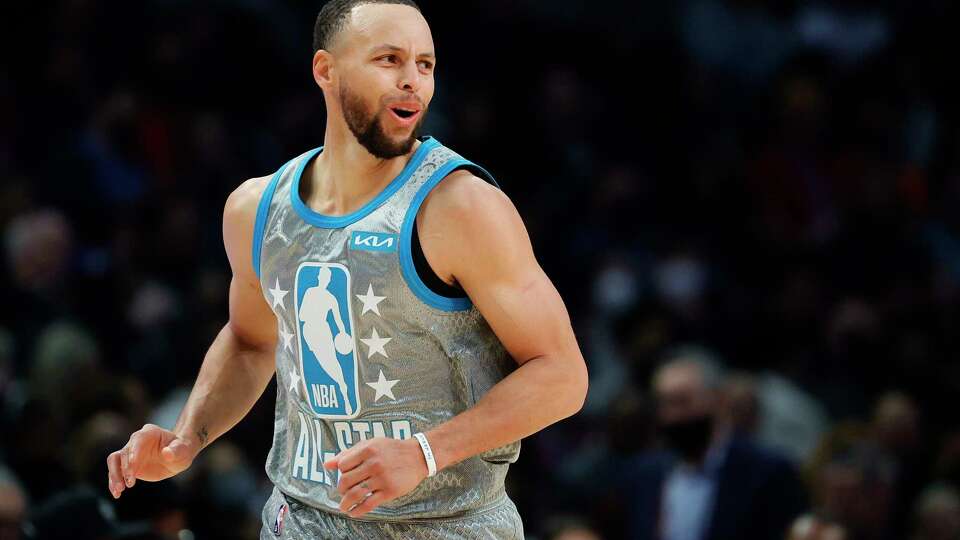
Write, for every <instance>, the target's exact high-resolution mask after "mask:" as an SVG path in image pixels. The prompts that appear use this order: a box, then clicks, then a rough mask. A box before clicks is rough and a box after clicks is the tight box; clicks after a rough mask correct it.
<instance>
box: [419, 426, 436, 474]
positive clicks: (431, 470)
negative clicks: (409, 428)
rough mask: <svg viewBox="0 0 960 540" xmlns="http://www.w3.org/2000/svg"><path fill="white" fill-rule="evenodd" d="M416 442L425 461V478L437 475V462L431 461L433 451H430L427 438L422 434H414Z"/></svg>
mask: <svg viewBox="0 0 960 540" xmlns="http://www.w3.org/2000/svg"><path fill="white" fill-rule="evenodd" d="M413 436H414V437H416V438H417V442H418V443H420V449H421V450H423V459H425V460H426V461H427V476H433V475H435V474H437V462H436V460H434V459H433V450H431V449H430V443H428V442H427V436H426V435H424V434H423V433H414V434H413Z"/></svg>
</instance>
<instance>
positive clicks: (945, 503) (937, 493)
mask: <svg viewBox="0 0 960 540" xmlns="http://www.w3.org/2000/svg"><path fill="white" fill-rule="evenodd" d="M958 538H960V493H958V492H957V489H956V488H954V487H952V486H949V485H946V484H933V485H931V486H930V487H928V488H927V489H926V490H924V492H923V493H922V494H921V495H920V497H919V499H918V500H917V504H916V507H915V508H914V523H913V534H912V535H911V536H910V540H957V539H958Z"/></svg>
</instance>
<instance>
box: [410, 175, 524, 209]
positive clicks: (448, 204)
mask: <svg viewBox="0 0 960 540" xmlns="http://www.w3.org/2000/svg"><path fill="white" fill-rule="evenodd" d="M509 201H510V199H509V198H508V197H507V196H506V195H505V194H504V193H503V192H502V191H500V189H499V188H497V187H496V186H494V185H492V184H490V183H489V182H487V181H486V180H484V179H482V178H480V177H478V176H476V175H475V174H473V173H472V172H470V171H469V170H467V169H457V170H455V171H453V172H451V173H450V174H448V175H447V176H446V177H444V179H443V181H441V182H440V183H439V184H437V186H436V187H435V188H433V189H432V190H431V191H430V194H429V195H428V196H427V198H426V199H425V200H424V207H426V206H427V205H428V204H431V203H435V204H434V206H437V207H441V209H445V210H460V211H465V210H470V209H474V208H486V207H488V206H491V205H497V204H503V203H504V202H509Z"/></svg>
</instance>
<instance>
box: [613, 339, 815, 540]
mask: <svg viewBox="0 0 960 540" xmlns="http://www.w3.org/2000/svg"><path fill="white" fill-rule="evenodd" d="M723 388H724V374H723V369H722V367H721V365H720V363H719V362H718V361H717V360H715V359H714V358H713V356H712V355H711V354H710V353H709V352H707V351H704V350H701V349H695V348H684V349H680V350H677V351H674V352H673V353H672V354H670V355H668V357H667V359H666V361H665V362H664V363H663V364H662V365H661V366H660V367H659V368H658V369H657V370H656V371H655V372H654V375H653V378H652V391H653V395H654V398H655V400H656V407H657V422H658V428H659V433H660V437H661V440H662V442H663V446H664V449H663V450H658V451H656V452H651V453H648V454H645V455H641V456H639V457H638V458H637V459H636V460H635V461H634V462H632V463H631V464H630V466H629V468H628V470H627V471H626V474H625V475H624V479H625V485H624V486H623V489H624V493H623V494H624V495H629V497H624V499H625V500H627V501H629V502H628V503H627V504H628V505H629V506H628V508H627V509H626V510H627V512H626V516H627V518H628V519H629V520H630V522H629V523H627V524H625V527H624V528H625V530H626V531H627V533H628V537H629V538H633V539H635V540H734V539H736V540H767V539H770V540H773V539H777V540H780V539H783V538H784V537H785V536H786V534H787V531H788V528H789V526H790V523H791V522H792V521H793V520H794V519H795V518H796V517H797V516H798V515H800V514H802V513H803V512H804V511H805V510H806V495H805V493H804V489H803V487H802V485H801V483H800V480H799V477H798V475H797V473H796V470H795V468H794V467H793V466H792V465H791V464H790V462H789V461H787V460H786V459H785V458H783V457H781V456H779V455H777V454H775V453H773V452H772V451H770V450H767V449H765V448H761V447H760V446H759V445H758V444H757V443H755V442H754V441H752V440H751V439H750V437H749V436H748V435H746V434H743V433H739V432H737V431H736V430H735V429H734V428H733V427H732V422H731V421H730V416H729V413H728V411H726V408H725V406H724V404H725V402H726V400H725V397H724V393H723Z"/></svg>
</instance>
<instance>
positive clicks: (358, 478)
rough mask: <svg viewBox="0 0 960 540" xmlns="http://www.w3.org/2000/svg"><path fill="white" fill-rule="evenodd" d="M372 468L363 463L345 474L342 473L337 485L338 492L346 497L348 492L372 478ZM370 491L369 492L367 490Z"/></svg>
mask: <svg viewBox="0 0 960 540" xmlns="http://www.w3.org/2000/svg"><path fill="white" fill-rule="evenodd" d="M370 469H371V467H370V465H369V464H368V463H362V464H360V466H358V467H354V468H353V469H350V470H349V471H347V472H345V473H340V479H339V481H338V483H337V491H338V492H340V494H341V495H346V493H347V491H349V490H350V488H352V487H353V486H355V485H357V484H358V483H360V482H362V481H364V480H366V479H368V478H370V476H371V474H370V473H371V472H372V471H371V470H370ZM367 491H369V490H367Z"/></svg>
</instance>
